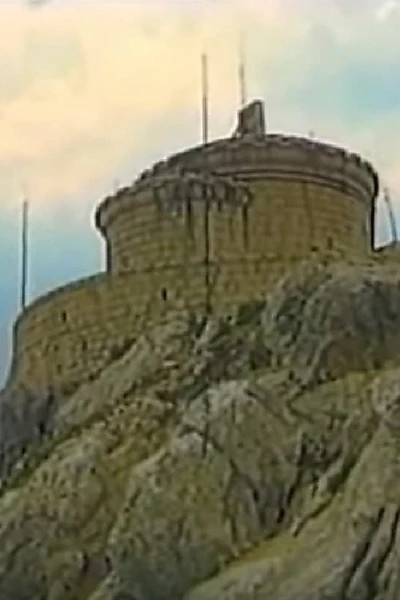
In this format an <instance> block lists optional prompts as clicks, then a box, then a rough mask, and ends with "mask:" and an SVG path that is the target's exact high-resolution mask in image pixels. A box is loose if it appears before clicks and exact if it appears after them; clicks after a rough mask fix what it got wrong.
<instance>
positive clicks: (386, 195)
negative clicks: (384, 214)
mask: <svg viewBox="0 0 400 600" xmlns="http://www.w3.org/2000/svg"><path fill="white" fill-rule="evenodd" d="M383 199H384V201H385V204H386V207H387V210H388V215H389V222H390V231H391V234H392V242H393V243H397V241H398V236H397V227H396V218H395V216H394V210H393V205H392V201H391V198H390V193H389V189H388V188H387V187H386V188H385V189H384V194H383Z"/></svg>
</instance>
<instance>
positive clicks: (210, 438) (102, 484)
mask: <svg viewBox="0 0 400 600" xmlns="http://www.w3.org/2000/svg"><path fill="white" fill-rule="evenodd" d="M399 361H400V273H398V272H397V271H396V270H394V269H389V268H386V269H385V268H378V267H375V268H372V267H371V268H367V267H365V268H364V267H363V268H361V267H359V268H356V267H341V268H339V267H335V268H333V267H330V268H328V267H311V266H310V267H306V268H302V269H300V270H299V271H298V272H296V273H293V274H292V275H291V276H290V277H289V278H288V279H287V280H285V281H282V282H281V284H280V285H279V286H278V287H277V288H276V290H275V291H274V293H273V294H271V295H270V296H269V297H268V298H266V300H265V301H263V302H255V303H253V304H251V305H246V306H240V307H238V308H237V310H235V312H234V313H232V314H231V315H230V317H229V319H227V318H225V319H222V318H217V317H213V318H209V319H202V318H200V317H198V318H195V317H194V316H193V315H190V314H182V315H181V317H180V319H179V320H178V319H175V320H173V321H171V322H169V323H167V324H166V325H165V326H163V327H160V328H158V329H157V330H155V331H153V332H151V333H149V334H148V335H146V336H143V337H142V338H141V339H139V340H138V341H137V342H136V343H135V345H134V346H133V347H131V348H130V349H129V350H128V351H127V353H126V354H125V355H124V356H122V357H121V358H119V359H118V360H116V361H115V362H114V363H113V364H111V365H109V367H108V368H107V369H106V370H105V371H104V372H103V373H102V374H101V376H100V377H99V378H98V379H97V380H96V381H93V382H91V383H89V384H87V385H84V386H82V387H81V388H80V389H78V390H77V391H76V392H75V393H74V394H73V395H72V396H70V397H68V398H53V397H48V398H35V397H33V396H29V397H27V396H26V395H24V393H22V392H14V393H13V395H11V393H10V392H9V391H4V392H3V397H2V399H1V404H0V406H1V415H0V416H1V431H0V468H1V481H2V485H1V492H0V600H28V599H29V600H41V599H43V600H129V599H130V600H322V599H325V600H326V599H328V598H329V599H330V600H397V599H398V598H400V567H399V564H400V562H399V558H400V526H399V516H400V364H399Z"/></svg>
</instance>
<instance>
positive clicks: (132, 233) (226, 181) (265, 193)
mask: <svg viewBox="0 0 400 600" xmlns="http://www.w3.org/2000/svg"><path fill="white" fill-rule="evenodd" d="M377 192H378V177H377V175H376V173H375V171H374V169H373V168H372V166H371V165H370V164H369V163H368V162H366V161H364V160H362V159H361V158H360V157H359V156H358V155H356V154H353V153H350V152H347V151H345V150H343V149H341V148H337V147H334V146H330V145H328V144H324V143H320V142H317V141H314V140H311V139H305V138H299V137H293V136H286V135H280V134H266V133H265V128H264V114H263V105H262V103H261V102H259V101H255V102H253V103H251V104H250V105H249V106H247V107H245V108H244V109H243V110H242V111H241V113H240V114H239V125H238V128H237V130H236V131H235V133H234V135H233V136H232V137H231V138H228V139H223V140H217V141H214V142H211V143H209V144H207V145H202V146H199V147H196V148H193V149H190V150H187V151H185V152H181V153H179V154H176V155H174V156H171V157H170V158H169V159H168V160H166V161H162V162H159V163H157V164H156V165H155V166H154V167H153V168H152V169H151V170H149V171H145V172H144V173H143V174H142V175H141V177H140V178H139V180H138V181H137V182H136V183H135V184H134V185H133V186H132V187H130V188H125V189H122V190H120V191H119V193H118V194H117V195H116V196H113V197H109V198H106V200H105V201H104V202H103V203H102V204H101V205H100V206H99V208H98V210H97V213H96V224H97V227H98V228H99V229H100V231H101V232H102V234H103V235H104V238H105V240H106V244H107V257H108V260H107V262H108V265H107V268H108V270H109V271H110V272H111V273H120V272H124V271H142V270H152V269H165V268H169V269H172V268H177V269H178V270H179V269H180V270H181V271H182V269H183V271H185V269H186V270H187V269H188V268H189V267H190V268H193V267H194V266H196V265H197V266H199V267H201V266H202V265H204V264H205V263H206V262H208V264H209V265H210V268H211V267H213V268H214V270H219V272H220V273H225V275H224V276H221V277H222V278H223V279H226V286H228V287H230V288H231V292H229V291H228V288H227V287H226V286H225V288H223V289H220V290H219V295H222V296H223V295H224V294H227V295H228V296H231V294H232V293H234V294H236V293H237V294H238V295H239V296H242V292H243V293H244V296H247V292H244V290H243V289H242V288H243V285H245V286H247V285H248V284H249V282H250V281H251V284H250V285H251V288H250V289H251V292H252V293H253V294H255V295H258V292H261V293H263V292H265V290H266V288H267V287H268V282H269V281H270V280H271V279H275V276H274V275H276V274H278V273H280V274H282V271H283V270H284V269H285V268H286V267H287V266H288V265H290V264H291V263H292V262H293V261H297V260H299V259H301V258H306V257H307V256H309V255H310V253H319V254H320V255H324V256H327V257H331V258H335V257H338V258H347V259H350V260H353V259H354V260H356V259H357V258H360V257H362V256H364V257H365V256H366V254H367V253H368V252H369V251H370V250H371V249H372V246H373V242H372V240H373V236H374V231H373V221H374V206H375V199H376V196H377ZM257 273H259V274H260V277H257V276H256V275H257ZM217 288H218V286H217ZM217 288H216V289H217ZM233 290H235V292H233ZM249 292H250V290H249ZM221 300H222V297H221Z"/></svg>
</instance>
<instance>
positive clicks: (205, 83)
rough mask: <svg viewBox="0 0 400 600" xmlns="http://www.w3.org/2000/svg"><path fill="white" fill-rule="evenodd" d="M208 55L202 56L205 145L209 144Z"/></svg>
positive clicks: (203, 132) (203, 134) (203, 131)
mask: <svg viewBox="0 0 400 600" xmlns="http://www.w3.org/2000/svg"><path fill="white" fill-rule="evenodd" d="M207 66H208V65H207V55H206V54H205V53H203V54H202V55H201V80H202V84H201V85H202V136H203V144H207V142H208V73H207Z"/></svg>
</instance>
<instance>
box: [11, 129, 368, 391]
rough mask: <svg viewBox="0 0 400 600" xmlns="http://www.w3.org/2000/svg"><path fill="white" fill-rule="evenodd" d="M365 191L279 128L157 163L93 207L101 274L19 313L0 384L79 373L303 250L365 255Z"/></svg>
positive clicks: (358, 176)
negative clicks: (103, 252) (103, 258)
mask: <svg viewBox="0 0 400 600" xmlns="http://www.w3.org/2000/svg"><path fill="white" fill-rule="evenodd" d="M377 192H378V177H377V175H376V173H375V171H374V169H373V168H372V166H371V165H370V164H369V163H367V162H365V161H363V160H362V159H361V158H360V157H359V156H357V155H356V154H352V153H349V152H346V151H345V150H342V149H340V148H336V147H332V146H329V145H326V144H322V143H319V142H316V141H313V140H309V139H303V138H298V137H291V136H284V135H276V134H273V135H271V134H269V135H266V134H264V135H260V133H259V132H256V133H254V134H252V133H251V132H250V133H247V134H246V135H240V131H239V133H238V135H235V136H234V137H232V138H228V139H224V140H217V141H214V142H211V143H209V144H207V145H205V146H199V147H197V148H194V149H191V150H188V151H185V152H182V153H179V154H176V155H174V156H172V157H171V158H169V159H168V160H166V161H162V162H160V163H157V164H156V165H155V166H154V167H153V168H152V169H151V170H148V171H146V172H144V173H143V174H142V175H141V176H140V177H139V178H138V180H137V181H136V182H135V183H134V184H133V185H132V186H130V187H127V188H124V189H121V190H119V191H118V193H117V194H116V195H114V196H110V197H108V198H106V199H105V200H104V201H103V202H102V203H101V204H100V206H99V207H98V209H97V211H96V225H97V227H98V228H99V230H100V231H101V232H102V234H103V236H104V238H105V241H106V245H107V269H106V272H105V273H100V274H98V275H95V276H94V277H90V278H87V279H83V280H81V281H77V282H74V283H72V284H69V285H67V286H64V287H62V288H59V289H58V290H54V291H52V292H50V293H49V294H47V295H46V296H44V297H42V298H39V299H38V300H36V301H35V302H34V303H33V304H32V305H31V306H30V307H28V308H27V310H26V311H25V312H24V313H23V314H21V315H20V316H19V318H18V320H17V322H16V325H15V329H14V351H13V359H12V366H11V370H10V377H9V382H10V383H23V384H24V385H26V386H28V387H32V388H35V389H36V388H46V387H48V386H56V387H57V386H71V385H76V384H79V383H81V382H82V381H84V380H85V379H87V378H88V377H90V376H91V375H94V374H95V373H96V372H98V371H99V370H100V369H101V368H102V366H104V365H105V364H106V363H107V362H108V361H109V360H110V358H112V356H114V355H115V353H117V352H118V351H119V350H121V349H123V347H124V345H126V343H127V342H128V341H129V340H133V339H134V338H135V336H137V335H138V333H139V332H140V331H141V330H142V329H143V327H145V326H148V325H149V324H155V323H157V322H159V321H160V320H161V319H164V318H165V317H166V316H168V314H170V312H171V311H173V310H182V307H186V308H188V309H191V310H194V311H198V312H200V311H204V310H221V311H225V310H229V308H230V307H232V305H234V304H236V303H238V302H241V301H244V300H249V299H253V298H261V297H263V296H264V295H265V293H266V292H268V290H269V289H270V288H271V286H272V285H273V284H274V283H275V282H276V281H277V279H279V278H280V277H281V276H282V275H283V274H284V273H285V271H287V270H288V269H289V268H291V267H292V266H293V265H294V264H295V263H297V262H298V261H299V260H303V259H307V258H308V257H310V256H311V255H318V256H321V257H324V258H325V259H326V260H350V261H358V260H366V259H367V258H368V257H370V258H371V257H372V256H373V254H374V253H373V248H372V245H371V239H372V238H373V215H374V206H375V199H376V196H377Z"/></svg>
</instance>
